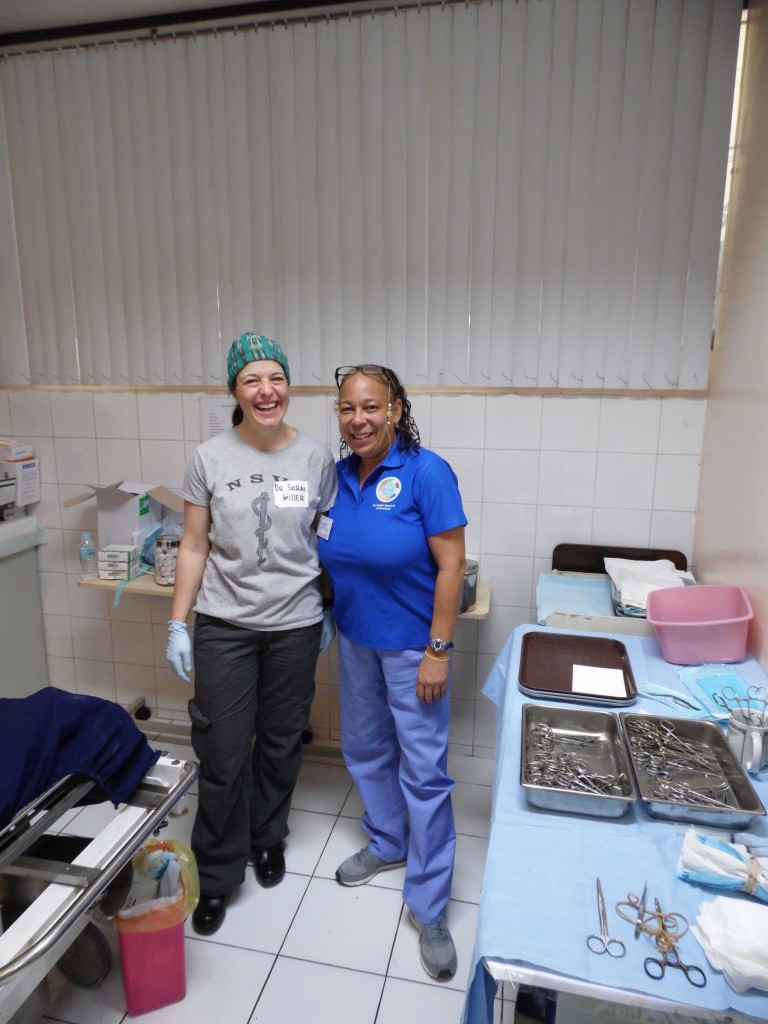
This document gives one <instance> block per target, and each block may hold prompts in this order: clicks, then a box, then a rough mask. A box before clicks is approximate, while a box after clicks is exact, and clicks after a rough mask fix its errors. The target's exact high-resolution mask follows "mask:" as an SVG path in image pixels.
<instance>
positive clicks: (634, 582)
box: [604, 558, 693, 610]
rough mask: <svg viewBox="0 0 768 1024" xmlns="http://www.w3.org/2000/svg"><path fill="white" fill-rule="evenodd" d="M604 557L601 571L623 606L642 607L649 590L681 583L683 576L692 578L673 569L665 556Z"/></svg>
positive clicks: (681, 584) (644, 604) (684, 578)
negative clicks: (643, 558) (644, 558)
mask: <svg viewBox="0 0 768 1024" xmlns="http://www.w3.org/2000/svg"><path fill="white" fill-rule="evenodd" d="M604 561H605V571H606V572H607V573H608V575H609V576H610V577H611V581H612V583H613V585H614V587H615V588H616V592H617V593H618V595H619V599H620V600H621V603H622V605H623V606H624V607H625V608H640V609H643V610H644V609H645V606H646V604H647V601H648V595H649V594H650V592H651V591H652V590H661V589H663V588H664V587H682V586H685V583H684V581H685V580H686V579H689V580H691V581H692V582H693V576H692V575H691V573H689V572H682V571H679V570H677V569H676V568H675V565H674V563H673V562H671V561H670V560H669V559H668V558H658V559H656V560H655V561H652V562H643V561H638V560H636V559H632V558H606V559H604Z"/></svg>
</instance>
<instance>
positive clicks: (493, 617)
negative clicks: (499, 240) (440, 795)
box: [0, 389, 706, 756]
mask: <svg viewBox="0 0 768 1024" xmlns="http://www.w3.org/2000/svg"><path fill="white" fill-rule="evenodd" d="M202 397H203V396H202V394H198V393H187V392H185V393H162V392H158V393H155V392H142V393H135V392H130V391H120V392H114V393H112V392H109V393H102V392H99V393H94V394H91V393H90V392H46V391H35V390H33V389H29V390H19V391H16V390H14V391H2V390H0V431H1V432H2V433H5V434H13V435H16V436H19V437H32V438H34V439H35V444H36V447H37V451H38V452H39V453H40V455H41V457H42V460H43V464H42V478H43V488H42V490H43V500H42V501H41V502H40V503H39V504H38V506H37V507H36V508H35V510H34V511H35V512H36V514H37V515H38V516H39V518H40V520H41V522H42V523H43V525H44V526H45V528H46V531H47V534H48V543H47V544H46V545H45V546H43V547H41V548H40V549H39V550H38V567H39V572H40V582H41V590H42V597H43V608H44V619H45V636H46V646H47V651H48V661H49V673H50V679H51V682H52V683H53V684H54V685H57V686H62V687H63V688H65V689H71V690H77V691H80V692H85V693H98V694H101V695H102V696H108V697H110V698H112V699H117V700H119V701H121V702H122V703H124V704H130V703H131V702H132V701H134V700H135V699H136V698H138V697H144V698H145V699H146V701H147V703H148V704H149V705H150V707H152V708H153V709H154V708H157V709H159V711H161V712H162V713H165V714H176V715H177V716H179V717H182V718H183V717H184V716H185V715H186V706H187V701H188V700H189V697H190V695H191V690H190V688H189V686H187V685H186V684H184V683H182V682H180V681H179V680H177V679H176V678H175V676H173V674H172V673H171V672H170V670H169V669H168V667H167V665H166V661H165V622H166V619H167V617H168V613H169V610H170V605H169V602H168V600H167V599H165V598H142V597H135V596H131V595H128V596H123V597H122V599H121V601H120V602H119V604H118V606H117V608H114V607H112V598H113V595H112V594H111V593H110V594H105V593H102V592H100V591H95V590H88V589H86V588H83V587H78V586H77V583H76V580H77V573H78V559H77V544H78V537H79V531H80V530H81V529H90V530H95V529H96V514H95V503H94V502H93V501H86V502H83V503H82V504H80V505H77V506H75V507H73V508H70V509H64V508H63V507H62V502H63V501H64V499H66V498H69V497H72V496H74V495H76V494H78V493H81V492H82V491H83V486H84V485H86V484H89V483H94V482H101V483H108V482H114V481H116V480H120V479H135V480H144V481H146V482H149V483H165V484H168V485H170V486H172V487H177V488H178V487H180V485H181V481H182V477H183V472H184V466H185V463H186V460H187V458H188V456H189V454H190V453H191V452H192V451H193V450H194V447H195V445H196V444H198V443H199V442H200V440H201V437H202V433H203V432H202V426H201V407H200V402H201V398H202ZM217 397H218V398H221V393H218V394H217ZM333 401H334V395H333V394H330V393H329V394H321V395H314V394H313V395H294V396H292V399H291V408H290V412H289V417H288V419H289V422H291V423H292V424H293V425H295V426H297V427H298V428H299V429H301V430H304V431H306V432H307V433H310V434H312V435H313V436H315V437H317V438H318V439H320V440H323V441H325V442H326V443H328V444H330V445H331V447H332V450H333V451H334V454H336V453H337V452H338V431H337V428H336V417H335V413H334V411H333ZM412 409H413V416H414V419H415V421H416V423H417V424H418V426H419V429H420V432H421V436H422V441H423V443H424V444H426V445H428V446H429V447H431V448H433V449H434V450H435V451H438V452H439V453H440V454H442V455H443V456H444V457H445V458H447V459H448V461H449V462H450V463H451V465H452V466H453V468H454V470H455V472H456V474H457V476H458V478H459V484H460V487H461V491H462V497H463V500H464V506H465V511H466V513H467V516H468V519H469V525H468V528H467V534H466V540H467V553H468V555H469V556H470V557H473V558H477V559H478V561H479V562H480V577H481V579H484V580H488V581H490V584H491V589H492V604H491V611H490V615H489V616H488V618H487V620H485V621H482V622H473V621H468V620H460V621H459V624H458V628H457V631H456V647H457V650H456V654H455V655H454V667H453V689H452V713H453V726H452V733H451V749H452V752H454V753H462V754H464V753H474V754H476V755H482V756H489V755H492V752H493V746H494V736H495V714H494V709H493V706H492V705H490V703H489V702H488V701H487V700H486V699H485V698H484V697H483V696H482V694H481V690H482V686H483V683H484V681H485V678H486V676H487V675H488V672H489V671H490V669H491V667H492V666H493V663H494V660H495V658H496V656H497V654H498V652H499V650H500V649H501V647H502V645H503V643H504V641H505V639H506V638H507V636H508V634H509V632H510V631H511V630H512V629H513V628H514V627H515V626H517V625H520V624H522V623H526V622H530V621H533V619H534V617H535V607H534V603H535V582H536V579H537V577H538V574H539V572H541V571H543V570H546V569H547V568H548V567H549V565H550V559H551V554H552V549H553V547H554V546H555V544H557V543H560V542H562V541H570V542H575V543H578V542H581V543H592V542H594V543H616V544H627V545H635V546H646V545H654V546H664V547H673V548H679V549H681V550H682V551H684V552H685V553H686V554H687V555H688V556H689V557H690V554H691V547H692V539H693V529H694V521H695V510H696V493H697V486H698V474H699V459H700V453H701V445H702V437H703V430H704V417H705V414H706V402H705V401H703V400H689V399H681V398H670V399H659V398H649V399H637V398H614V397H611V398H596V397H593V396H588V397H578V396H574V397H565V396H549V395H547V396H541V395H530V396H529V395H489V396H483V395H443V394H433V395H429V394H418V395H414V396H413V399H412ZM336 679H337V669H336V648H335V645H334V646H333V647H332V648H331V650H330V651H329V652H328V654H326V655H322V656H321V658H320V659H319V661H318V671H317V697H316V700H315V703H314V706H313V710H312V727H313V730H314V731H315V733H316V734H317V735H318V736H320V737H322V738H327V739H331V740H334V741H337V740H338V738H339V727H338V721H339V714H338V686H337V684H336Z"/></svg>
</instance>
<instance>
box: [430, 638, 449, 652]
mask: <svg viewBox="0 0 768 1024" xmlns="http://www.w3.org/2000/svg"><path fill="white" fill-rule="evenodd" d="M427 647H429V649H430V650H431V651H434V652H435V654H442V652H443V651H450V650H451V648H452V647H453V644H452V643H448V641H446V640H441V639H440V637H439V636H431V637H430V638H429V643H428V644H427Z"/></svg>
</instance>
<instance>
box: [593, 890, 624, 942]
mask: <svg viewBox="0 0 768 1024" xmlns="http://www.w3.org/2000/svg"><path fill="white" fill-rule="evenodd" d="M597 911H598V915H599V917H600V931H599V932H597V933H596V934H592V935H588V936H587V946H588V947H589V950H590V952H592V953H607V954H608V956H615V957H621V956H624V954H625V953H626V952H627V947H626V946H625V945H624V943H623V942H622V941H621V939H613V938H611V936H610V935H609V934H608V915H607V913H606V911H605V897H604V896H603V886H602V883H601V881H600V879H599V878H598V880H597Z"/></svg>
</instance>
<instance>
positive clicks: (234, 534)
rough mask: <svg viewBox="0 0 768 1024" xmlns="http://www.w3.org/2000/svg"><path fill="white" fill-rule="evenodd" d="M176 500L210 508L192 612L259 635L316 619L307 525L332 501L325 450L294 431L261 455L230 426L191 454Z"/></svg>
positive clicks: (332, 473)
mask: <svg viewBox="0 0 768 1024" xmlns="http://www.w3.org/2000/svg"><path fill="white" fill-rule="evenodd" d="M182 494H183V495H184V498H185V499H186V500H187V501H191V502H192V503H193V504H195V505H202V506H204V507H207V508H210V510H211V530H210V534H209V537H210V540H211V551H210V554H209V556H208V561H207V562H206V566H205V572H204V574H203V580H202V583H201V586H200V590H199V592H198V595H197V600H196V602H195V605H194V609H195V611H196V612H202V613H203V614H205V615H212V616H215V617H216V618H219V619H224V620H225V621H227V622H232V623H234V624H236V625H238V626H245V627H246V628H248V629H259V630H281V629H296V628H298V627H300V626H310V625H312V624H313V623H315V622H319V621H320V619H321V618H322V600H321V598H320V590H319V587H318V584H317V578H318V576H319V574H320V568H319V564H318V560H317V537H316V535H315V531H314V530H313V528H312V523H313V521H314V518H315V515H316V514H317V513H318V512H326V511H327V510H328V509H329V508H330V507H331V505H332V504H333V501H334V498H335V497H336V467H335V464H334V459H333V455H332V454H331V451H330V449H329V448H328V447H327V446H326V445H324V444H320V443H319V442H317V441H313V440H312V438H310V437H307V435H306V434H302V433H297V435H296V437H295V438H294V439H293V441H292V442H291V443H290V444H289V445H287V446H286V447H285V448H281V449H279V450H278V451H274V452H262V451H259V450H258V449H257V448H254V447H253V446H252V445H249V444H246V442H245V441H243V440H242V438H241V437H240V435H239V434H238V432H237V430H236V429H235V428H234V427H233V428H232V429H231V430H226V431H224V432H222V433H221V434H217V435H216V436H215V437H212V438H211V439H210V440H209V441H204V442H203V444H201V445H200V446H199V447H198V448H196V449H195V451H194V453H193V454H192V456H191V458H190V460H189V462H188V463H187V471H186V474H185V477H184V487H183V489H182Z"/></svg>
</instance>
